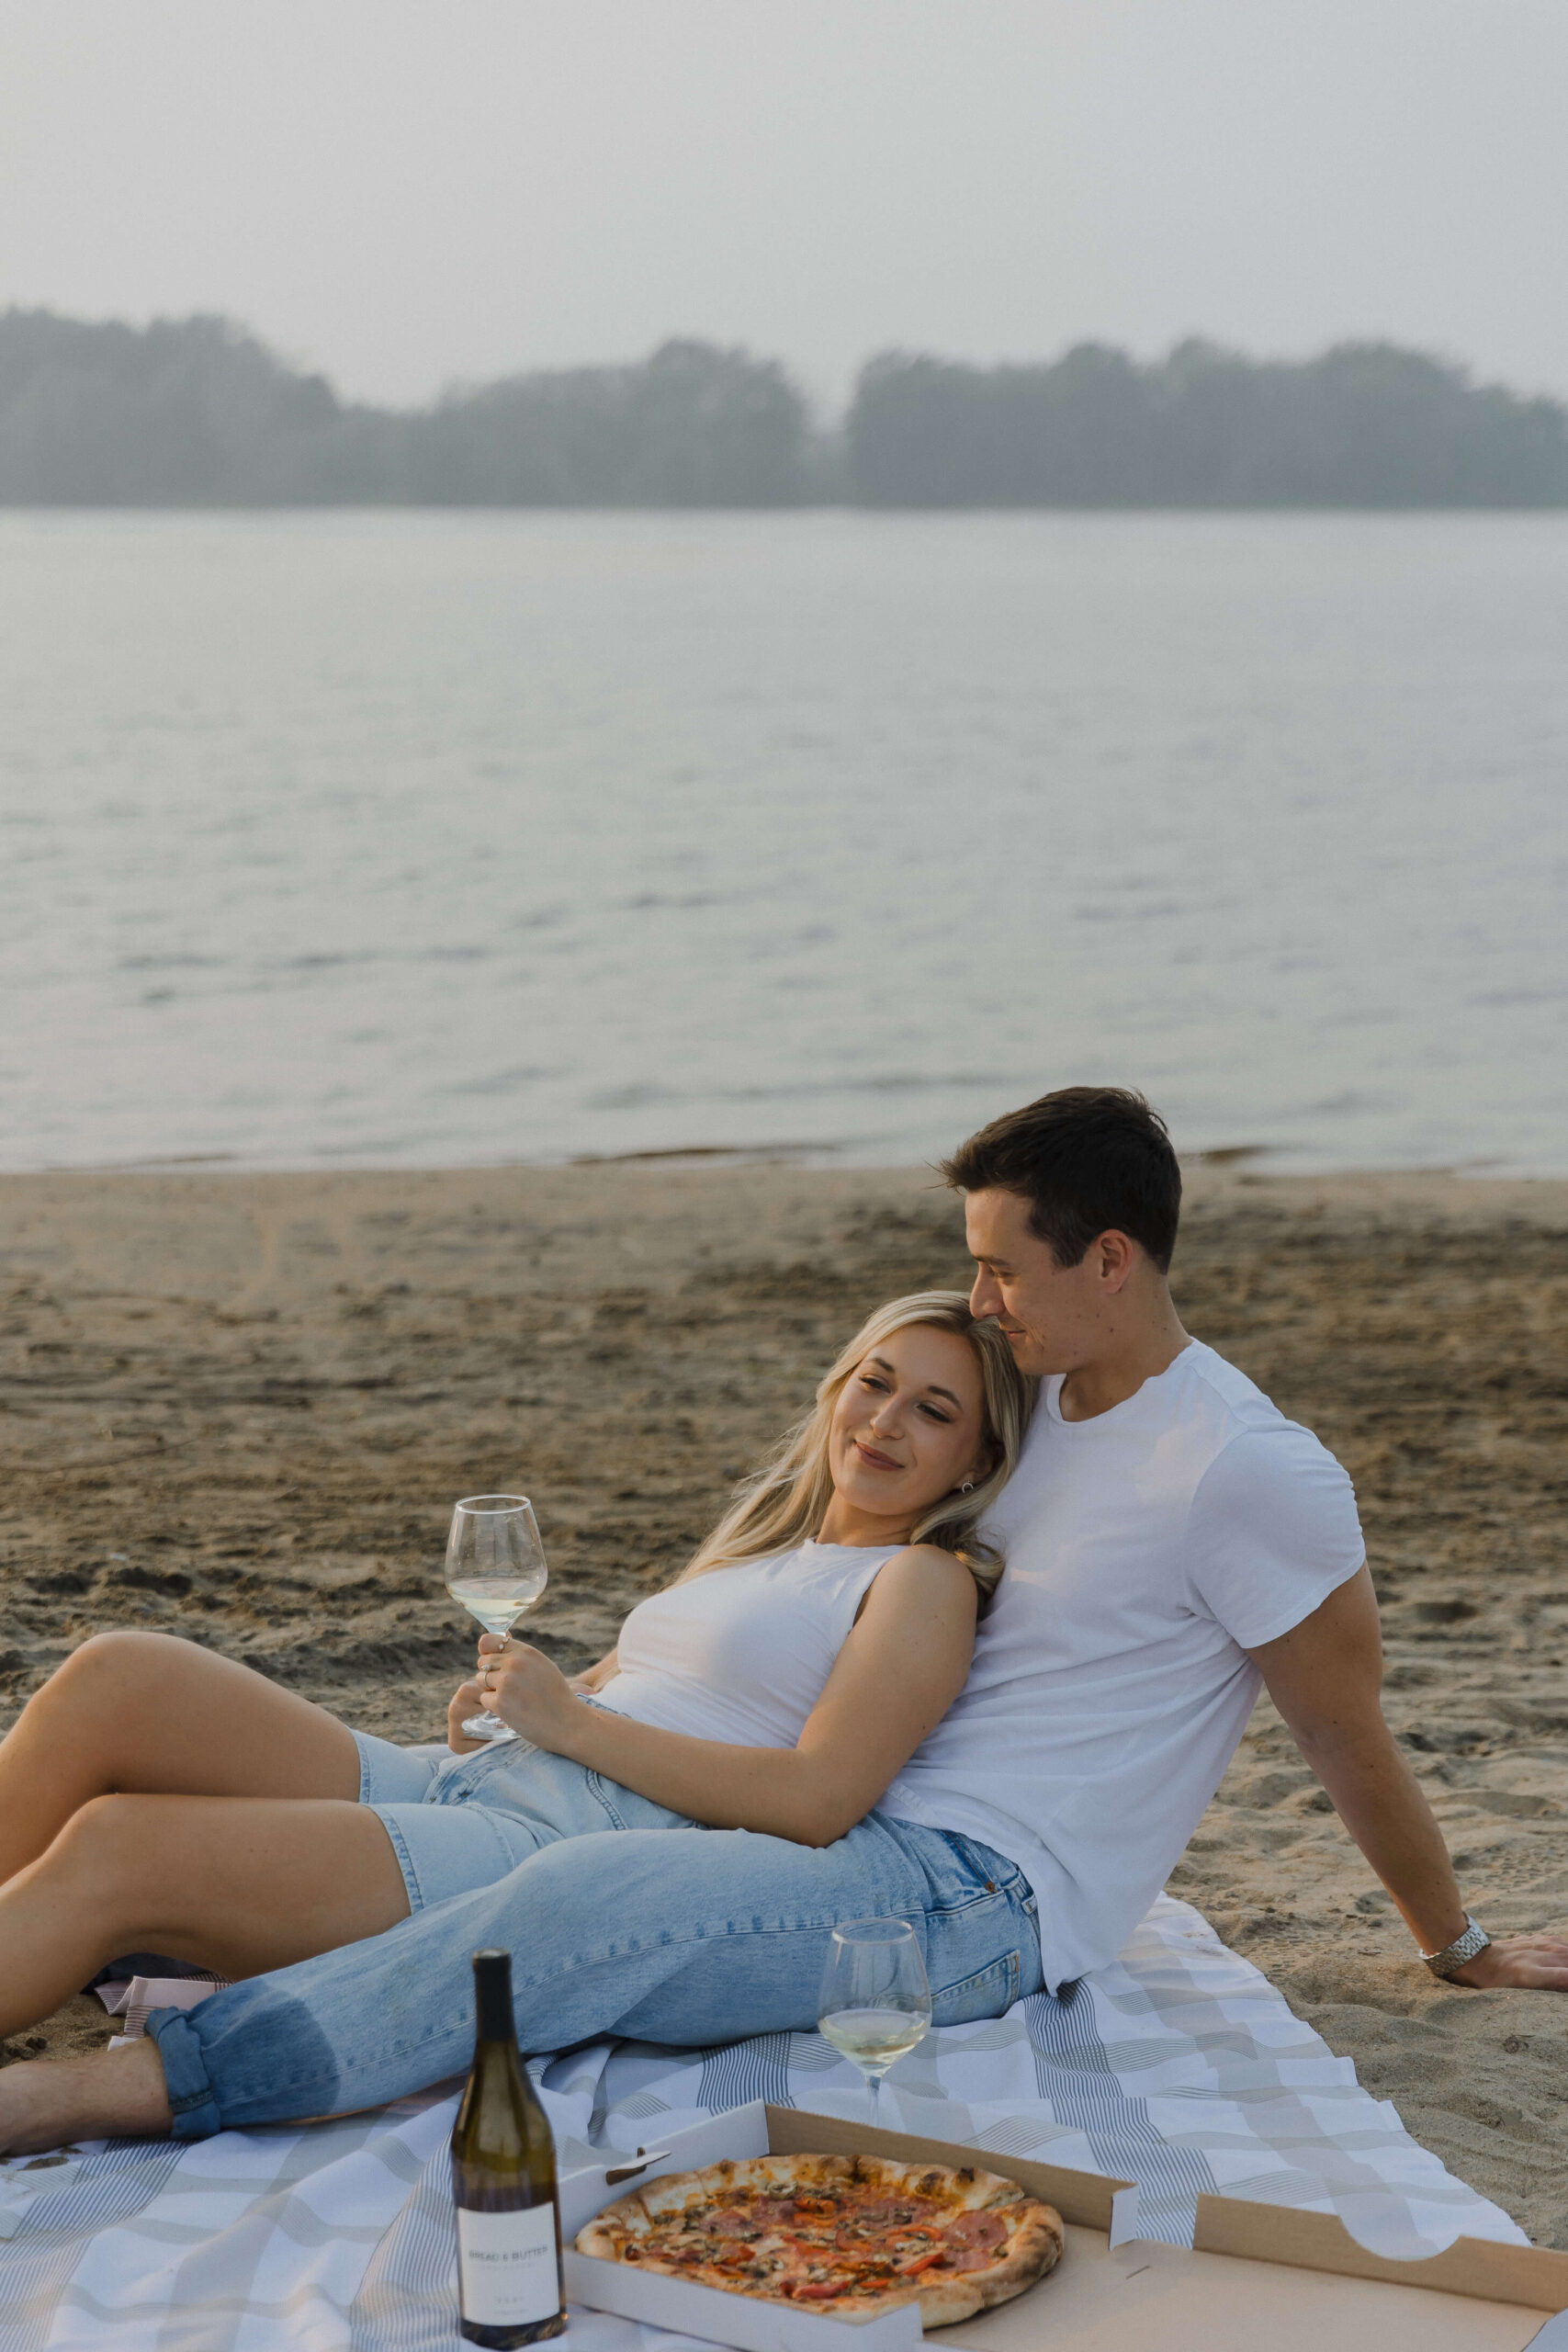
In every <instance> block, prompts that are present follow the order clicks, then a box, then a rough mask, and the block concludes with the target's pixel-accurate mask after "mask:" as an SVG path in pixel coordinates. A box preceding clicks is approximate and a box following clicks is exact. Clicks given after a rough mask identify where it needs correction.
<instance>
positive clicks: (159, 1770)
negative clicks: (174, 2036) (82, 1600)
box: [0, 1633, 385, 1989]
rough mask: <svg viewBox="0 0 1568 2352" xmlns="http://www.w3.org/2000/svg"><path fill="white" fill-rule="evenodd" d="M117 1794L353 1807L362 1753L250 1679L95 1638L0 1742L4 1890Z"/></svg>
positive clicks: (340, 1728)
mask: <svg viewBox="0 0 1568 2352" xmlns="http://www.w3.org/2000/svg"><path fill="white" fill-rule="evenodd" d="M117 1792H133V1793H136V1794H140V1795H164V1796H209V1797H290V1798H321V1797H329V1798H330V1797H337V1798H340V1799H346V1800H348V1801H349V1802H351V1803H352V1801H353V1800H354V1799H355V1797H356V1796H357V1794H358V1792H359V1752H358V1750H357V1748H356V1747H355V1744H354V1737H353V1735H352V1733H350V1731H349V1730H348V1728H347V1726H346V1724H340V1723H339V1722H338V1720H337V1718H336V1716H335V1715H330V1714H328V1713H327V1711H326V1709H325V1708H324V1707H317V1706H313V1705H312V1704H311V1702H310V1700H309V1699H300V1698H297V1697H296V1696H295V1694H294V1693H293V1692H292V1691H284V1690H282V1689H280V1688H279V1686H278V1685H277V1684H276V1682H269V1681H267V1679H266V1678H265V1675H260V1674H254V1673H253V1672H252V1670H251V1668H249V1667H247V1666H236V1665H235V1664H234V1663H233V1661H232V1660H231V1659H229V1658H224V1657H215V1656H214V1655H213V1653H212V1652H211V1651H210V1650H204V1649H198V1648H197V1645H196V1644H195V1643H194V1642H182V1641H179V1640H177V1639H176V1638H175V1636H174V1635H172V1634H130V1633H125V1634H95V1635H94V1636H93V1638H92V1640H91V1641H88V1642H84V1643H83V1645H82V1647H81V1648H80V1649H79V1650H76V1651H74V1652H73V1654H72V1656H71V1657H68V1658H67V1659H66V1661H65V1663H64V1665H63V1666H62V1667H61V1668H59V1670H58V1671H57V1672H56V1673H54V1674H53V1675H51V1677H50V1679H49V1680H48V1681H47V1682H46V1683H45V1684H44V1686H43V1688H42V1690H41V1691H35V1692H34V1694H33V1696H32V1698H30V1699H29V1700H28V1703H27V1705H26V1707H25V1708H24V1709H23V1710H22V1713H21V1714H20V1716H19V1717H18V1718H17V1722H16V1723H15V1724H13V1725H12V1726H11V1729H10V1730H9V1731H8V1732H7V1733H6V1736H5V1738H4V1740H0V1883H4V1882H6V1880H8V1879H9V1878H10V1877H11V1876H12V1874H13V1873H14V1872H15V1871H19V1870H21V1869H22V1868H23V1867H24V1866H25V1865H26V1864H27V1863H29V1862H32V1861H36V1860H38V1858H39V1855H41V1854H43V1853H44V1852H45V1851H46V1850H47V1849H49V1847H50V1846H51V1845H52V1843H53V1841H54V1839H55V1838H56V1837H57V1836H58V1835H59V1833H60V1831H61V1830H62V1828H63V1827H64V1826H65V1824H66V1823H67V1821H69V1820H70V1818H71V1816H72V1815H73V1814H74V1813H76V1812H77V1811H78V1810H79V1809H80V1807H81V1806H83V1805H85V1804H90V1803H91V1801H92V1800H93V1799H94V1798H95V1797H101V1796H107V1795H110V1794H114V1793H117ZM383 1843H385V1840H384V1839H383ZM159 1948H160V1947H153V1949H159ZM119 1949H120V1950H121V1951H129V1950H131V1949H133V1947H132V1946H130V1945H125V1944H122V1945H121V1946H120V1947H119ZM89 1973H90V1972H89ZM82 1981H85V1980H81V1979H79V1980H78V1982H82ZM73 1989H74V1988H73Z"/></svg>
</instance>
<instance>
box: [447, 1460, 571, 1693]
mask: <svg viewBox="0 0 1568 2352" xmlns="http://www.w3.org/2000/svg"><path fill="white" fill-rule="evenodd" d="M549 1573H550V1572H549V1570H548V1568H547V1566H546V1565H545V1547H544V1545H543V1544H542V1543H541V1542H540V1540H539V1527H538V1521H536V1519H535V1517H534V1506H533V1504H532V1503H531V1502H530V1501H529V1500H528V1498H527V1496H526V1495H468V1496H465V1498H464V1499H463V1500H462V1501H461V1502H460V1503H457V1505H455V1507H454V1509H453V1512H452V1530H451V1532H450V1534H449V1535H448V1536H447V1538H446V1589H447V1591H448V1592H449V1593H450V1594H451V1596H452V1598H453V1600H460V1601H461V1602H462V1604H463V1607H464V1608H465V1609H466V1610H467V1611H468V1614H469V1616H470V1617H477V1618H478V1619H479V1623H480V1624H481V1625H482V1626H483V1627H484V1629H485V1632H486V1633H487V1634H510V1633H511V1631H512V1629H513V1626H514V1625H515V1624H516V1623H517V1622H518V1620H519V1619H520V1618H523V1617H525V1616H526V1615H527V1613H528V1611H529V1610H530V1609H536V1608H537V1606H538V1604H539V1601H540V1600H541V1599H542V1597H543V1594H544V1589H545V1587H546V1585H547V1583H548V1582H549ZM463 1729H464V1730H465V1731H466V1732H467V1733H468V1737H469V1738H470V1739H489V1740H498V1739H515V1738H516V1736H517V1734H516V1733H515V1732H514V1731H513V1729H512V1727H511V1725H510V1724H503V1723H502V1720H501V1717H500V1716H499V1715H498V1714H494V1713H491V1710H490V1709H489V1708H488V1707H487V1708H486V1710H485V1712H484V1713H483V1714H481V1715H470V1716H469V1717H468V1721H467V1723H466V1724H464V1725H463Z"/></svg>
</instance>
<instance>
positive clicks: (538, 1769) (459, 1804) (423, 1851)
mask: <svg viewBox="0 0 1568 2352" xmlns="http://www.w3.org/2000/svg"><path fill="white" fill-rule="evenodd" d="M354 1740H355V1747H357V1748H358V1750H359V1802H360V1804H367V1805H368V1806H369V1807H370V1810H371V1812H372V1813H373V1814H375V1815H376V1817H377V1819H378V1821H379V1822H380V1823H381V1825H382V1826H383V1828H384V1829H385V1830H386V1832H387V1835H388V1837H389V1838H390V1839H391V1841H392V1851H393V1852H394V1853H395V1854H396V1856H397V1858H398V1866H399V1868H400V1871H402V1874H403V1884H404V1886H405V1887H406V1889H407V1890H408V1898H409V1909H410V1910H411V1911H423V1910H425V1909H427V1908H428V1907H429V1905H431V1904H433V1903H445V1902H446V1900H447V1899H448V1897H449V1896H451V1895H454V1894H470V1893H471V1892H472V1891H473V1889H474V1888H475V1887H479V1886H490V1885H491V1884H493V1883H494V1882H495V1880H497V1879H500V1878H504V1877H505V1876H506V1875H507V1873H508V1871H514V1870H515V1869H516V1868H517V1865H518V1864H519V1862H525V1861H526V1860H528V1858H529V1856H530V1855H531V1854H536V1853H537V1852H538V1851H539V1849H540V1848H541V1847H543V1846H550V1845H553V1844H554V1843H555V1842H556V1840H557V1839H558V1838H588V1837H592V1836H593V1835H594V1834H595V1833H596V1832H597V1831H600V1830H604V1829H693V1828H695V1827H696V1826H698V1825H697V1824H696V1823H695V1822H693V1821H690V1820H688V1818H687V1816H686V1815H684V1814H683V1813H671V1811H670V1809H669V1807H668V1806H667V1805H662V1804H653V1803H652V1802H651V1800H650V1799H649V1798H648V1797H639V1796H638V1795H637V1792H636V1791H635V1790H632V1789H624V1788H622V1787H621V1785H620V1783H619V1782H618V1781H607V1780H605V1779H604V1775H603V1774H602V1773H599V1772H591V1771H590V1770H588V1767H587V1766H586V1765H585V1764H574V1763H572V1762H571V1761H570V1759H569V1758H567V1757H564V1756H552V1755H550V1753H549V1752H548V1750H547V1749H546V1748H543V1747H530V1745H529V1743H528V1742H527V1741H526V1740H525V1739H504V1740H496V1741H495V1742H493V1743H492V1745H491V1747H481V1748H479V1749H478V1750H477V1751H476V1752H475V1753H474V1754H472V1755H469V1756H455V1755H454V1754H453V1752H452V1750H451V1749H450V1748H449V1747H396V1746H395V1745H394V1744H393V1742H392V1741H391V1740H389V1739H378V1738H377V1737H376V1736H374V1734H372V1733H370V1732H363V1731H356V1732H355V1735H354Z"/></svg>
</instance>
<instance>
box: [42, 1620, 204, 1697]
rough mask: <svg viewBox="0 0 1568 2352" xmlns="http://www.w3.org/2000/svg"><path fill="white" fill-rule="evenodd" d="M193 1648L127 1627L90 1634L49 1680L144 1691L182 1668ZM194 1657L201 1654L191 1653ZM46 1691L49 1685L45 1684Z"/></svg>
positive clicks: (174, 1636) (171, 1636)
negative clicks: (135, 1631) (132, 1630)
mask: <svg viewBox="0 0 1568 2352" xmlns="http://www.w3.org/2000/svg"><path fill="white" fill-rule="evenodd" d="M193 1651H194V1645H193V1644H191V1643H190V1642H182V1641H181V1640H180V1639H179V1637H178V1635H177V1634H140V1633H133V1632H131V1631H130V1629H129V1628H128V1629H125V1630H123V1631H120V1630H117V1631H115V1632H113V1633H107V1634H89V1635H88V1637H87V1639H86V1640H85V1642H84V1643H83V1644H82V1645H81V1646H80V1648H78V1649H73V1651H72V1653H71V1655H70V1657H68V1658H66V1659H65V1660H64V1662H63V1663H62V1665H61V1666H60V1667H59V1668H57V1669H56V1671H55V1673H54V1674H53V1676H52V1677H51V1680H52V1681H54V1682H57V1683H58V1682H63V1681H66V1680H69V1681H71V1682H72V1683H73V1684H74V1683H91V1684H93V1685H95V1686H96V1687H98V1688H99V1689H113V1690H117V1691H123V1690H130V1689H137V1690H144V1689H145V1688H146V1687H147V1686H148V1685H149V1684H151V1683H156V1682H161V1681H165V1680H167V1679H168V1678H169V1677H170V1676H172V1675H175V1674H178V1673H179V1672H180V1670H181V1668H183V1667H186V1665H187V1664H188V1662H189V1660H190V1658H191V1657H192V1655H193ZM194 1654H195V1655H196V1656H198V1657H199V1656H202V1655H204V1653H202V1652H199V1651H195V1652H194ZM44 1688H45V1689H46V1690H47V1689H48V1688H49V1685H48V1684H47V1683H46V1684H45V1686H44Z"/></svg>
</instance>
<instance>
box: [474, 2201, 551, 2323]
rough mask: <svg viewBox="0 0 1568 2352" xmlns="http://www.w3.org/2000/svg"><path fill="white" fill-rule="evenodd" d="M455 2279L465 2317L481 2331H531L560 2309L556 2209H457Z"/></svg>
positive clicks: (541, 2207) (545, 2207) (547, 2206)
mask: <svg viewBox="0 0 1568 2352" xmlns="http://www.w3.org/2000/svg"><path fill="white" fill-rule="evenodd" d="M457 2279H458V2293H459V2296H460V2298H461V2301H462V2306H463V2317H464V2318H465V2319H469V2320H472V2321H474V2322H475V2324H477V2325H478V2326H479V2327H530V2326H532V2325H533V2324H534V2322H535V2321H536V2320H541V2319H554V2317H555V2315H556V2313H557V2312H558V2311H559V2310H560V2307H561V2294H560V2271H559V2267H558V2264H557V2261H556V2213H555V2207H554V2206H553V2205H529V2206H526V2207H525V2208H524V2210H523V2211H520V2212H513V2213H470V2212H468V2211H467V2210H466V2208H464V2207H463V2206H461V2205H459V2206H458V2208H457Z"/></svg>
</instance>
